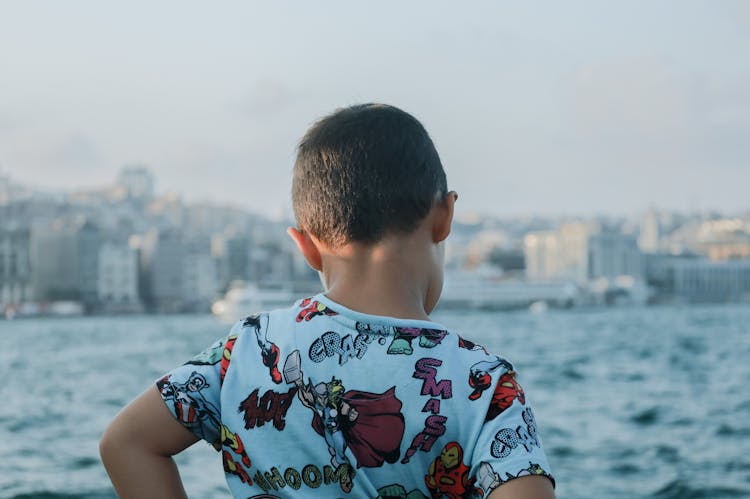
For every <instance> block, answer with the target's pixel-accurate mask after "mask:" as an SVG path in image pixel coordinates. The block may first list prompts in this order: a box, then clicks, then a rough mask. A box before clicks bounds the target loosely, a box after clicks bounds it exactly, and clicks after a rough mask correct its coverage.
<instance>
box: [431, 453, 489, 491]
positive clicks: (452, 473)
mask: <svg viewBox="0 0 750 499" xmlns="http://www.w3.org/2000/svg"><path fill="white" fill-rule="evenodd" d="M424 482H425V485H427V488H428V489H429V491H430V495H431V496H432V497H433V498H448V499H470V498H473V497H477V496H478V495H479V494H481V491H480V490H478V489H477V488H475V487H474V482H475V478H474V477H469V466H467V465H466V464H464V449H463V448H462V447H461V444H459V443H458V442H448V443H447V444H445V447H443V449H442V450H441V451H440V456H438V457H436V458H435V460H433V461H432V463H431V464H430V469H429V472H428V473H427V475H425V477H424ZM479 497H481V496H479Z"/></svg>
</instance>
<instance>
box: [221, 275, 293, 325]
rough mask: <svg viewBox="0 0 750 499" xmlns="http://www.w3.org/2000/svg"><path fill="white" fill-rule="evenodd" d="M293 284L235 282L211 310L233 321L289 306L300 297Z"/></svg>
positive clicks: (225, 320)
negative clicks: (275, 285)
mask: <svg viewBox="0 0 750 499" xmlns="http://www.w3.org/2000/svg"><path fill="white" fill-rule="evenodd" d="M302 297H304V296H303V295H302V294H299V293H297V292H295V290H294V288H293V287H292V286H291V285H280V286H278V287H271V286H265V285H264V286H262V287H260V286H258V285H257V284H255V283H246V282H241V281H238V282H234V283H232V285H231V286H230V288H229V290H228V291H227V292H226V294H225V295H224V298H222V299H220V300H216V301H215V302H214V303H213V305H211V312H212V313H213V314H214V315H215V316H216V317H217V318H218V319H219V320H220V321H222V322H225V323H233V322H235V321H238V320H240V319H242V318H243V317H246V316H248V315H250V314H255V313H258V312H264V311H268V310H273V309H275V308H282V307H289V306H291V305H292V303H293V302H294V301H295V300H297V299H298V298H302Z"/></svg>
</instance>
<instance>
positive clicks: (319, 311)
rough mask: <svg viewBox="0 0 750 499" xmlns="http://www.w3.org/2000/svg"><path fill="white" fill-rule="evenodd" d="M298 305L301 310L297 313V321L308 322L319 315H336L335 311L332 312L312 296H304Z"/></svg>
mask: <svg viewBox="0 0 750 499" xmlns="http://www.w3.org/2000/svg"><path fill="white" fill-rule="evenodd" d="M299 306H300V308H301V309H302V310H300V311H299V313H298V314H297V322H302V321H306V322H308V321H311V320H312V319H314V318H315V317H318V316H321V315H329V316H330V315H338V313H337V312H334V311H333V310H331V309H330V308H328V307H326V306H325V305H324V304H322V303H320V302H319V301H317V300H313V299H312V298H305V299H304V300H302V302H301V303H300V305H299Z"/></svg>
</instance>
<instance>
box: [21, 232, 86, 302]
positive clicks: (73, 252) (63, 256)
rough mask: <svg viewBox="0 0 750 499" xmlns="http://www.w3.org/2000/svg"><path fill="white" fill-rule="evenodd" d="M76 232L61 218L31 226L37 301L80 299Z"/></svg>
mask: <svg viewBox="0 0 750 499" xmlns="http://www.w3.org/2000/svg"><path fill="white" fill-rule="evenodd" d="M76 236H77V234H76V228H75V227H74V225H73V224H72V223H70V222H69V221H68V220H66V219H63V218H58V219H56V220H54V221H53V222H52V223H48V222H46V221H44V220H39V221H35V223H33V224H32V226H31V235H30V251H29V256H30V261H31V268H32V285H33V287H34V290H35V297H36V299H37V300H39V301H56V300H74V301H79V300H80V299H81V289H80V281H79V274H78V265H79V263H80V261H79V258H78V245H77V241H76Z"/></svg>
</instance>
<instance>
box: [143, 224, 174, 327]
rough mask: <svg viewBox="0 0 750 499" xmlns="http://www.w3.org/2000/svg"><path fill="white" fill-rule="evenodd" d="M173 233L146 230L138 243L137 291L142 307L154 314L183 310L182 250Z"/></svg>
mask: <svg viewBox="0 0 750 499" xmlns="http://www.w3.org/2000/svg"><path fill="white" fill-rule="evenodd" d="M182 242H183V241H182V233H181V232H180V231H179V230H177V229H156V228H153V229H151V230H149V231H148V232H147V233H146V234H145V235H144V236H143V237H142V238H141V239H140V241H139V243H138V246H139V251H140V252H139V276H138V282H139V285H140V286H139V288H140V296H141V298H142V299H143V301H144V302H145V304H146V306H147V307H149V308H150V309H151V310H154V311H156V312H165V313H175V312H180V311H182V309H183V291H182V283H183V274H184V272H183V266H184V262H185V247H184V246H183V243H182Z"/></svg>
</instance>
